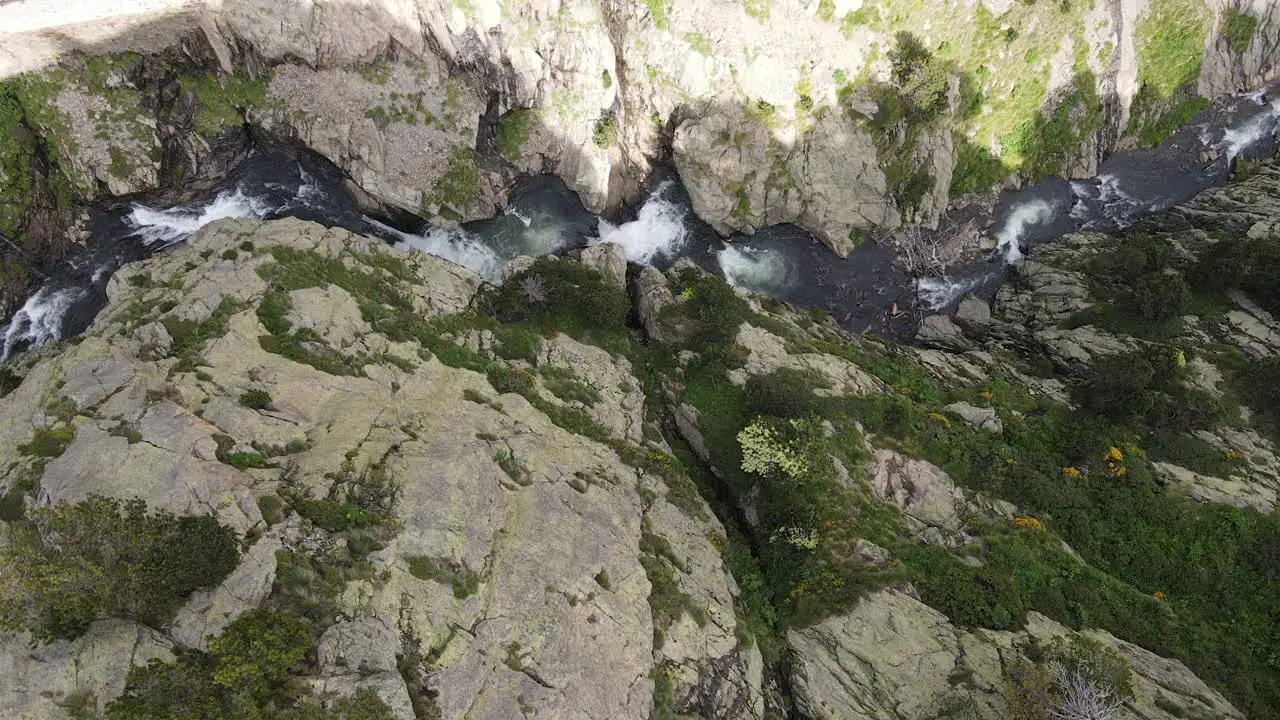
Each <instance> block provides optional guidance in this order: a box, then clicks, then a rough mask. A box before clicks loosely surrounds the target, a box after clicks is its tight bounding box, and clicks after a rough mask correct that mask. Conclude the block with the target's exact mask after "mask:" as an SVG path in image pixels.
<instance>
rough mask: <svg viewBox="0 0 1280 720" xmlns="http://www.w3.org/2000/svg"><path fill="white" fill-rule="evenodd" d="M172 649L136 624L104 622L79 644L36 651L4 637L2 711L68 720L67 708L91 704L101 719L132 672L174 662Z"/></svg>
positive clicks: (20, 718)
mask: <svg viewBox="0 0 1280 720" xmlns="http://www.w3.org/2000/svg"><path fill="white" fill-rule="evenodd" d="M170 646H171V643H170V642H169V641H167V640H166V639H165V638H164V636H163V635H161V634H160V633H158V632H156V631H155V630H152V629H151V628H148V627H146V626H144V625H141V624H139V623H136V622H133V621H130V620H118V619H109V620H99V621H97V622H95V623H93V624H92V625H90V626H89V629H88V631H87V632H85V634H84V635H81V636H80V637H78V638H76V639H75V640H59V641H57V642H54V643H50V644H48V645H35V644H34V643H32V642H31V638H29V637H27V636H25V635H21V634H13V633H0V710H3V715H4V717H6V718H12V719H13V720H64V719H65V718H69V717H71V715H70V713H69V712H68V710H67V709H66V706H67V705H70V704H72V703H73V702H75V701H76V700H79V701H81V702H87V705H88V708H87V709H89V710H91V711H92V712H93V713H94V714H97V713H100V712H101V711H102V708H103V706H104V705H106V703H107V702H108V701H109V700H111V699H113V698H115V697H116V696H117V695H119V694H120V693H121V692H123V691H124V683H125V678H126V676H128V674H129V670H131V669H133V668H134V667H136V666H139V665H146V664H147V662H148V661H150V660H161V661H164V662H170V661H172V659H173V653H172V652H170Z"/></svg>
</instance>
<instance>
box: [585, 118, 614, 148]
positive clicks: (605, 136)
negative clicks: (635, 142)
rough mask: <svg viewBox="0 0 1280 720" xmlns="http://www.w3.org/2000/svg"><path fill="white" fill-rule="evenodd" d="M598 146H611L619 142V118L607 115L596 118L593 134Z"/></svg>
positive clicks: (592, 136)
mask: <svg viewBox="0 0 1280 720" xmlns="http://www.w3.org/2000/svg"><path fill="white" fill-rule="evenodd" d="M591 139H592V140H594V141H595V144H596V147H600V148H611V147H613V146H614V145H617V144H618V119H617V118H615V117H614V116H612V115H605V116H604V117H601V118H600V119H598V120H596V127H595V131H594V132H593V133H592V135H591Z"/></svg>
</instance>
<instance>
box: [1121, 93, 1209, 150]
mask: <svg viewBox="0 0 1280 720" xmlns="http://www.w3.org/2000/svg"><path fill="white" fill-rule="evenodd" d="M1207 107H1209V98H1206V97H1200V96H1198V95H1197V96H1194V97H1184V98H1182V99H1180V100H1178V102H1177V104H1175V105H1174V106H1173V107H1172V108H1170V109H1169V110H1168V111H1167V112H1165V113H1164V114H1163V115H1161V116H1160V117H1159V118H1158V119H1157V120H1156V121H1155V122H1151V123H1147V125H1146V126H1144V127H1143V128H1142V132H1141V133H1140V134H1139V136H1138V139H1139V140H1140V141H1141V143H1142V146H1143V147H1145V148H1152V147H1155V146H1157V145H1159V144H1160V143H1162V142H1164V141H1165V140H1167V139H1168V138H1169V137H1170V136H1172V135H1173V134H1174V133H1175V132H1177V130H1178V128H1180V127H1182V126H1183V125H1186V124H1187V123H1189V122H1191V118H1193V117H1195V114H1196V113H1198V112H1200V111H1201V110H1203V109H1205V108H1207Z"/></svg>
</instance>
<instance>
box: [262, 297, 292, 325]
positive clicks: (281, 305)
mask: <svg viewBox="0 0 1280 720" xmlns="http://www.w3.org/2000/svg"><path fill="white" fill-rule="evenodd" d="M291 309H293V300H291V299H290V298H289V296H288V294H286V293H282V292H277V291H274V290H268V291H267V292H265V293H263V294H262V301H261V302H260V303H258V320H259V321H261V322H262V326H263V327H265V328H266V329H267V332H269V333H271V334H272V335H284V334H286V333H288V332H289V330H290V329H292V327H293V323H291V322H289V321H288V320H286V319H285V314H286V313H288V312H289V310H291Z"/></svg>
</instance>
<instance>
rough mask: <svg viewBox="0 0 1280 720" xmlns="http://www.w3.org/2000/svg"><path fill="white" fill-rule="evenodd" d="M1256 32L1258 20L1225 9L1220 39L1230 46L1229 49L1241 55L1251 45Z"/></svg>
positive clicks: (1236, 11) (1232, 9)
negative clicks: (1225, 40) (1222, 38)
mask: <svg viewBox="0 0 1280 720" xmlns="http://www.w3.org/2000/svg"><path fill="white" fill-rule="evenodd" d="M1257 31H1258V19H1257V18H1256V17H1254V16H1252V15H1250V14H1248V13H1244V12H1240V11H1239V10H1237V9H1236V8H1227V14H1226V16H1225V17H1224V18H1223V19H1222V37H1224V38H1226V39H1227V42H1228V43H1230V44H1231V49H1232V50H1235V51H1236V52H1238V53H1242V52H1244V51H1246V50H1248V49H1249V46H1250V45H1252V44H1253V36H1254V34H1255V33H1257Z"/></svg>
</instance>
